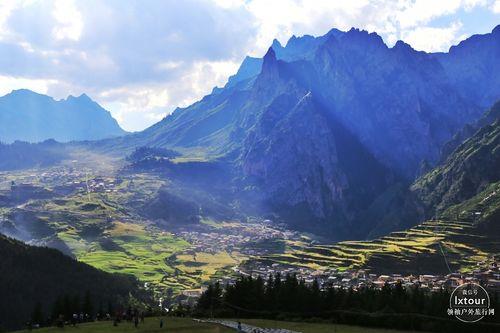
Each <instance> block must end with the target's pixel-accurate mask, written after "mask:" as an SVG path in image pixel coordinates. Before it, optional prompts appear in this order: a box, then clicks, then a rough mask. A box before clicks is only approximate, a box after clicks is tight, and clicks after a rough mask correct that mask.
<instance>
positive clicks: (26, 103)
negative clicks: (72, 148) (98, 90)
mask: <svg viewBox="0 0 500 333" xmlns="http://www.w3.org/2000/svg"><path fill="white" fill-rule="evenodd" d="M125 133H126V132H125V131H124V130H122V129H121V128H120V126H119V125H118V123H117V122H116V120H115V119H114V118H113V117H112V116H111V114H110V113H109V112H108V111H106V110H105V109H103V108H102V107H101V106H100V105H99V104H97V103H96V102H94V101H93V100H91V99H90V98H89V97H88V96H87V95H85V94H82V95H81V96H79V97H74V96H69V97H68V98H67V99H64V100H60V101H56V100H54V99H53V98H52V97H49V96H46V95H41V94H38V93H35V92H33V91H31V90H27V89H20V90H14V91H12V92H11V93H10V94H7V95H5V96H3V97H0V141H1V142H4V143H11V142H13V141H16V140H19V141H27V142H32V143H34V142H40V141H44V140H48V139H54V140H56V141H59V142H68V141H76V140H80V141H81V140H98V139H103V138H108V137H113V136H119V135H124V134H125Z"/></svg>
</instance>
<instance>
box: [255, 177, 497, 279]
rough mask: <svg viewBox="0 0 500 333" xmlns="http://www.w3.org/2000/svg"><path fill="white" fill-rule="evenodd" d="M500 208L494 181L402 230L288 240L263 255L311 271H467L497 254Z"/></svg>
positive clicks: (264, 258) (265, 258)
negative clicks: (363, 237) (332, 240)
mask: <svg viewBox="0 0 500 333" xmlns="http://www.w3.org/2000/svg"><path fill="white" fill-rule="evenodd" d="M499 209H500V183H496V184H493V185H491V186H489V187H488V188H487V189H485V190H484V191H483V192H482V193H480V194H479V195H477V196H476V197H474V198H472V199H471V200H468V201H466V202H464V203H462V204H460V205H456V206H453V207H451V208H450V209H448V210H447V211H446V212H445V213H443V214H442V216H441V217H440V218H436V219H433V220H429V221H426V222H423V223H421V224H419V225H417V226H415V227H413V228H410V229H408V230H405V231H399V232H393V233H391V234H389V235H387V236H385V237H381V238H378V239H375V240H368V241H344V242H339V243H337V244H334V245H326V244H323V245H307V243H305V242H288V243H287V251H285V253H283V254H274V255H269V256H266V257H263V258H261V259H262V260H265V261H267V262H268V263H280V264H287V265H292V266H300V267H308V268H312V269H321V268H325V267H329V268H337V269H339V270H346V269H352V268H362V267H364V268H369V269H370V270H372V271H374V272H379V273H394V272H400V273H407V272H408V273H418V272H421V273H427V274H429V273H447V272H448V271H449V270H452V271H453V270H462V271H466V270H471V269H473V268H474V267H475V266H476V265H477V264H478V263H481V262H485V261H488V260H489V259H491V255H492V254H500V253H499V251H500V234H499V233H498V228H499V227H498V221H494V219H495V217H498V211H499ZM495 214H496V215H495ZM495 222H496V223H495ZM495 230H496V231H495Z"/></svg>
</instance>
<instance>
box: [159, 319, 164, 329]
mask: <svg viewBox="0 0 500 333" xmlns="http://www.w3.org/2000/svg"><path fill="white" fill-rule="evenodd" d="M160 328H163V318H160Z"/></svg>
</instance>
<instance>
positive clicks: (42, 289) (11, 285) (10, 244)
mask: <svg viewBox="0 0 500 333" xmlns="http://www.w3.org/2000/svg"><path fill="white" fill-rule="evenodd" d="M0 258H1V260H0V295H1V296H0V328H2V329H14V328H19V327H21V326H22V325H23V324H24V323H26V322H27V321H28V320H30V315H31V314H32V313H33V312H34V309H35V307H39V308H40V310H41V312H40V313H39V316H40V317H41V318H39V319H41V320H43V321H45V320H46V319H47V318H48V317H50V316H53V314H52V311H53V306H54V303H55V301H56V299H57V298H60V297H64V298H67V299H70V300H71V302H75V300H79V301H81V302H77V303H79V304H76V305H75V310H76V308H77V307H80V306H81V304H82V303H83V300H84V298H85V297H87V298H88V301H89V303H90V304H88V306H89V307H90V308H92V309H94V311H97V309H98V307H99V306H105V307H106V308H107V307H108V304H114V305H115V306H116V305H118V304H119V303H120V302H121V301H124V300H126V299H128V298H129V297H131V296H136V297H140V291H139V285H138V281H137V280H136V279H135V278H133V277H132V276H126V275H122V274H110V273H105V272H103V271H100V270H98V269H96V268H94V267H91V266H89V265H86V264H84V263H81V262H77V261H75V260H74V259H72V258H70V257H68V256H66V255H64V254H62V253H61V252H59V251H57V250H54V249H49V248H43V247H34V246H29V245H26V244H24V243H21V242H19V241H16V240H13V239H11V238H7V237H5V236H3V235H0ZM13 291H15V292H13Z"/></svg>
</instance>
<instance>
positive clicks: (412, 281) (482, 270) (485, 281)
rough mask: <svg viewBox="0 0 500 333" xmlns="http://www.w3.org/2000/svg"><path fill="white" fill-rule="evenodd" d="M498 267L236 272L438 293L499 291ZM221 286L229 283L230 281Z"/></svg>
mask: <svg viewBox="0 0 500 333" xmlns="http://www.w3.org/2000/svg"><path fill="white" fill-rule="evenodd" d="M498 264H499V263H498V262H497V261H494V262H492V263H490V264H486V265H480V266H478V268H477V269H475V270H473V271H471V272H468V273H459V272H456V273H449V274H446V275H430V274H422V275H402V274H397V273H393V274H375V273H372V272H370V271H367V270H364V269H358V270H345V271H339V270H337V269H325V270H312V269H308V268H294V267H284V266H282V265H281V264H277V263H274V264H272V265H271V266H262V267H258V268H254V269H252V270H250V271H244V270H240V271H238V273H239V274H242V275H252V276H253V277H258V276H261V277H262V278H267V277H268V276H269V275H271V274H276V273H278V272H279V273H280V274H281V275H282V276H285V275H287V274H295V275H296V276H297V278H298V279H304V280H305V282H306V283H313V281H314V280H316V281H317V282H318V283H319V285H320V287H321V288H326V287H331V286H333V287H337V288H353V289H354V290H356V289H360V288H364V287H368V286H371V287H375V288H382V287H383V286H384V285H386V284H388V285H394V284H396V283H401V284H402V285H403V287H405V288H412V287H414V286H419V287H420V288H422V289H424V290H428V291H438V290H442V289H453V288H456V287H458V286H459V285H462V284H464V283H469V282H471V283H477V284H481V285H483V286H485V287H487V288H488V289H490V290H495V291H500V269H499V265H498ZM221 282H225V283H231V281H230V278H227V280H226V281H221Z"/></svg>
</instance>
